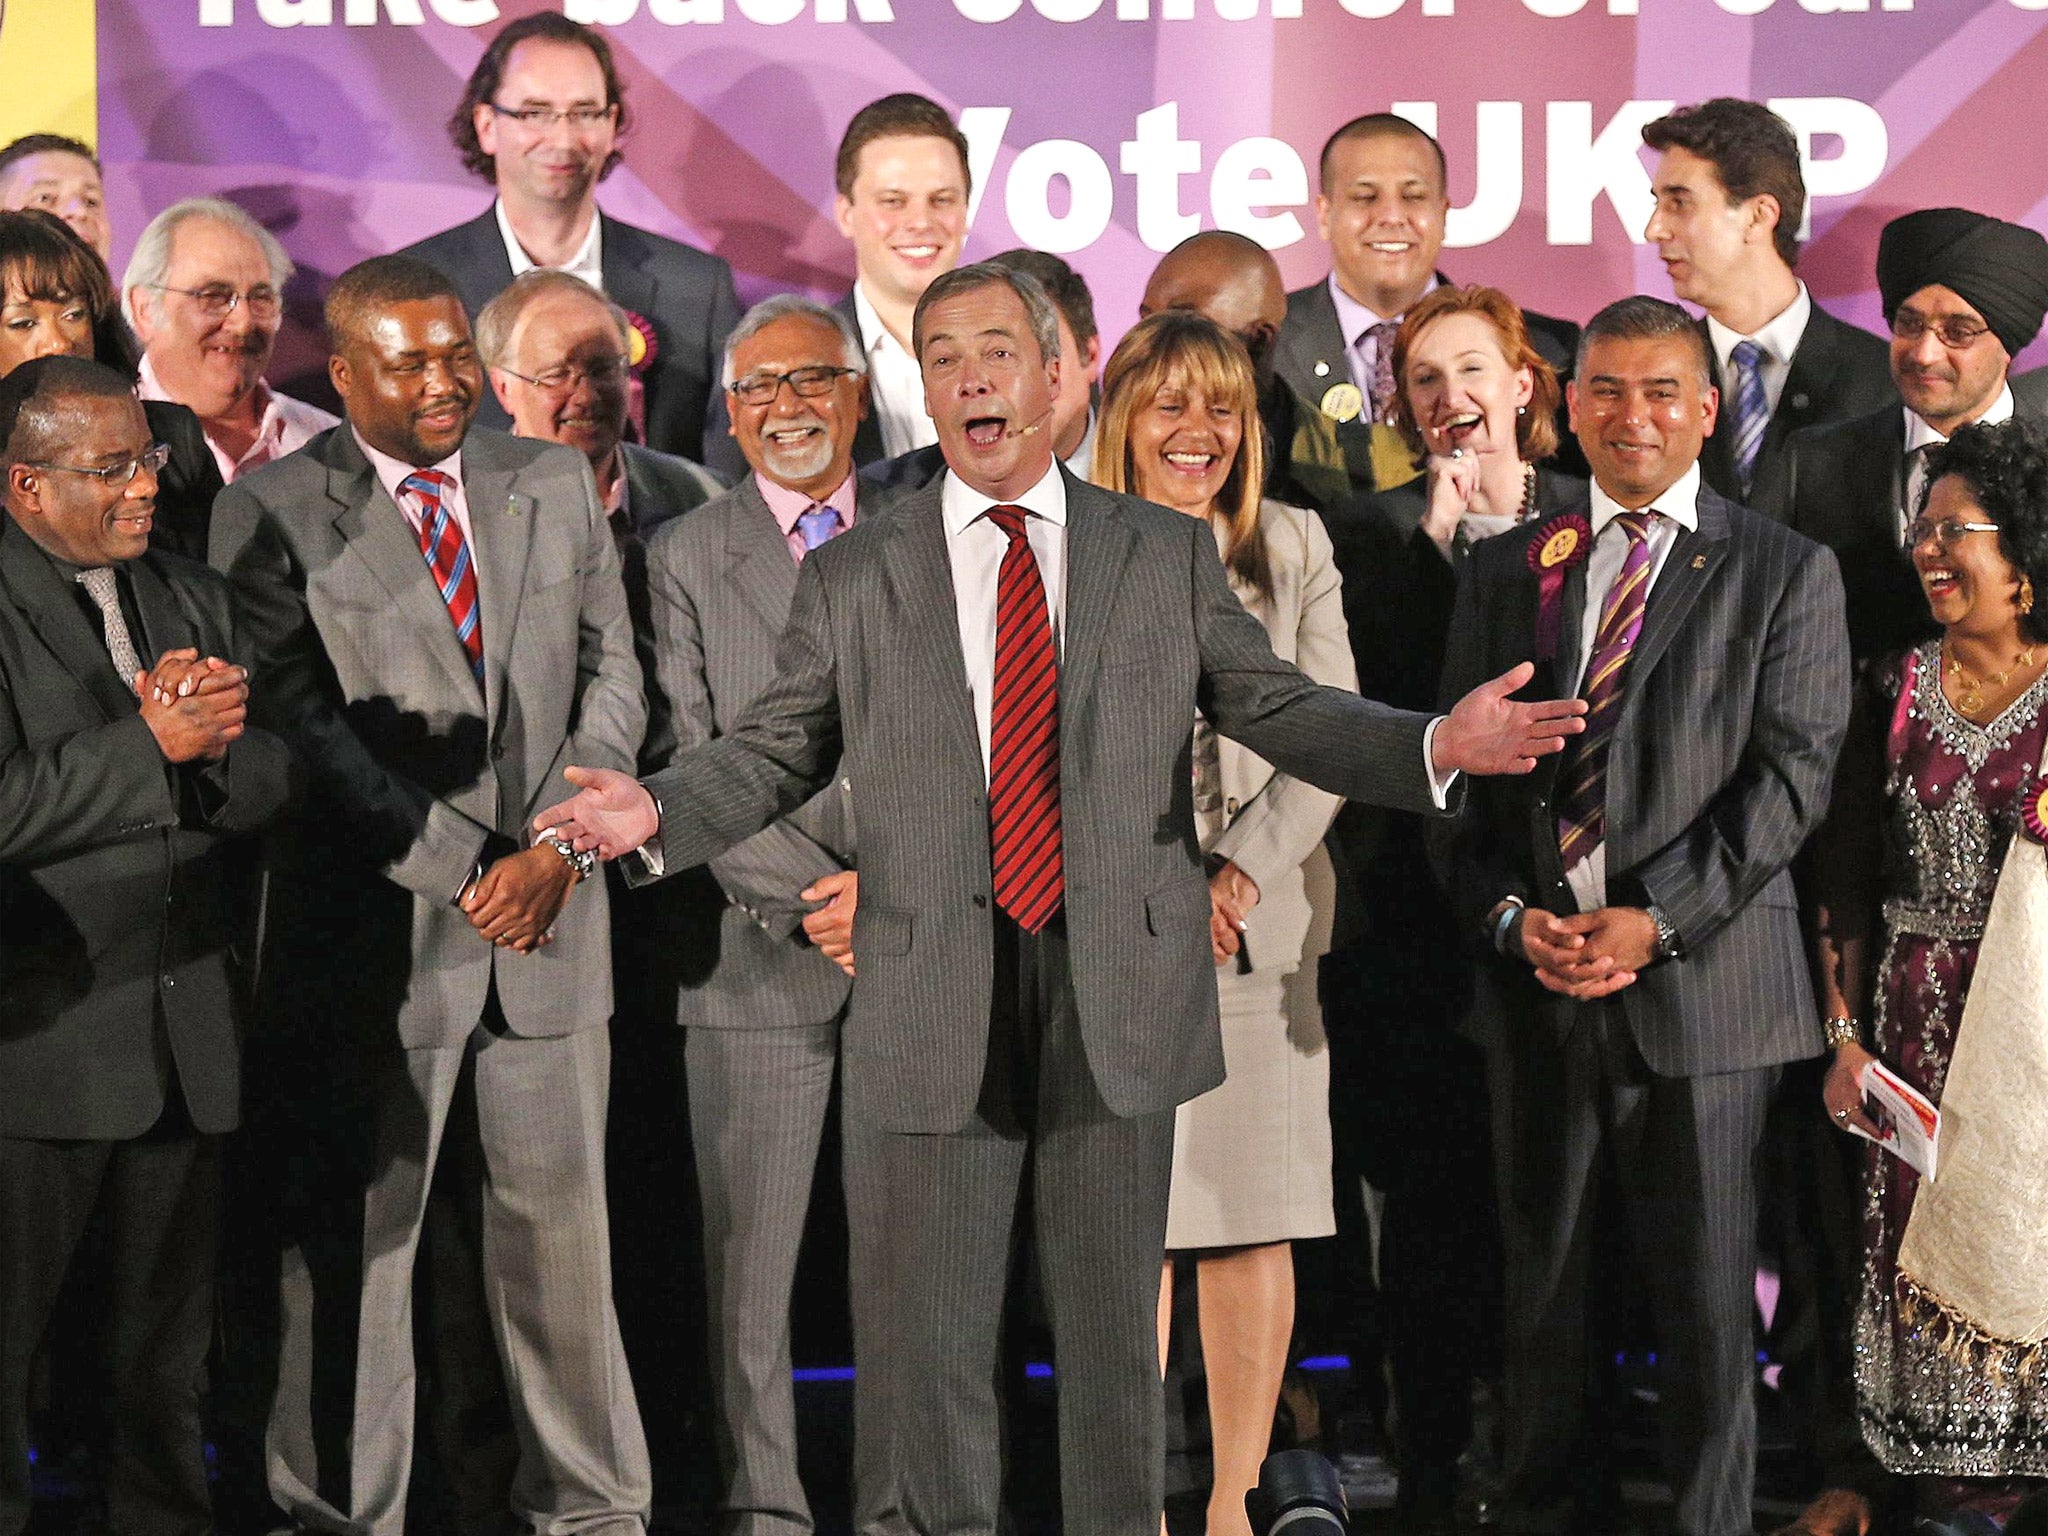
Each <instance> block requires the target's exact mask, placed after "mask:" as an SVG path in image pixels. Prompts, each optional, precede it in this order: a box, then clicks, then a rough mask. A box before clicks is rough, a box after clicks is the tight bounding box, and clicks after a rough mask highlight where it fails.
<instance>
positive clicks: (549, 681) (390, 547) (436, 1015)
mask: <svg viewBox="0 0 2048 1536" xmlns="http://www.w3.org/2000/svg"><path fill="white" fill-rule="evenodd" d="M462 474H463V482H464V494H465V496H466V497H467V500H468V503H469V509H470V524H471V529H472V546H473V553H474V557H475V560H476V571H477V588H478V599H479V604H480V606H481V610H482V622H483V636H484V682H483V686H482V688H481V689H479V688H478V686H477V683H476V680H475V678H474V677H473V676H472V675H471V673H470V670H469V663H468V660H467V658H466V657H465V656H464V655H463V652H462V647H461V645H460V644H459V643H458V642H457V641H456V638H455V630H454V626H453V625H452V624H450V623H449V621H448V610H447V608H446V607H445V606H444V605H443V603H442V601H441V595H440V593H439V592H438V591H437V590H436V589H435V587H434V585H433V581H432V578H431V577H430V576H429V574H428V571H427V565H426V562H425V561H424V560H423V559H421V557H420V551H419V545H418V543H417V542H416V541H415V539H414V536H413V533H412V530H411V528H410V526H409V525H408V524H407V522H406V520H405V515H404V513H402V512H401V511H399V509H398V508H397V506H396V505H394V504H393V502H392V500H391V498H390V497H389V496H388V495H386V494H385V491H384V488H383V487H382V486H381V485H380V484H379V483H378V481H377V477H376V475H375V473H374V472H373V471H372V470H371V467H370V465H369V463H368V461H367V460H366V459H365V458H364V457H363V453H362V450H361V449H360V448H358V447H357V445H356V440H355V436H354V434H353V433H352V432H351V431H350V430H349V429H348V427H347V426H346V425H343V426H340V427H336V428H333V429H332V430H330V431H328V432H325V433H323V434H321V435H320V436H319V437H317V438H315V439H314V440H313V441H312V442H311V443H309V444H307V445H306V446H305V447H304V448H302V449H300V450H299V451H298V452H297V453H294V454H290V455H288V456H287V457H285V458H283V459H280V460H279V461H277V462H276V463H275V464H271V465H268V466H266V467H265V468H263V469H261V470H259V471H258V472H257V473H255V474H253V475H250V476H248V477H247V478H245V479H242V480H238V481H236V482H235V484H234V485H232V486H230V487H229V488H228V489H227V491H226V492H224V493H223V494H222V496H221V498H220V501H219V502H218V503H217V505H216V506H215V509H214V520H213V563H214V565H215V566H216V567H218V568H219V569H221V570H224V571H226V572H227V573H228V577H229V580H230V581H231V582H232V584H233V587H234V593H235V601H236V611H237V619H238V621H239V622H240V624H241V626H242V628H243V631H244V633H245V634H246V635H247V636H248V637H249V640H250V642H251V647H252V650H253V653H254V658H255V663H254V671H255V679H254V682H253V684H252V689H251V714H252V716H253V718H255V719H256V720H257V721H259V722H260V723H263V724H265V725H268V726H270V727H272V728H273V729H275V730H276V731H277V732H278V734H280V735H281V736H283V737H284V738H285V740H286V741H287V742H288V743H289V744H290V745H291V746H292V747H293V748H294V750H295V751H296V752H297V754H298V757H299V760H300V762H301V763H302V765H303V766H304V768H305V770H306V773H307V777H308V781H309V792H308V796H307V803H306V806H305V808H304V814H303V815H302V816H301V817H300V818H299V819H298V822H297V824H296V825H295V827H294V828H293V831H294V834H295V836H294V839H293V842H292V845H291V847H290V848H289V849H288V850H287V851H286V853H285V854H284V856H283V857H282V858H281V860H280V861H279V862H278V867H277V869H276V872H275V874H274V877H273V881H272V893H273V902H274V905H275V907H276V910H277V913H278V916H277V922H278V923H279V924H280V925H282V926H285V927H289V926H290V925H291V924H292V923H294V922H304V923H307V924H310V925H312V929H313V932H312V934H310V935H309V934H297V933H290V934H285V935H281V937H282V938H284V939H285V941H286V942H287V943H289V944H292V945H293V946H294V949H295V952H297V944H298V943H299V942H304V943H306V945H307V946H308V948H312V947H315V946H317V948H318V950H319V953H320V955H321V956H322V963H323V964H331V966H332V973H333V974H334V975H336V976H337V977H339V978H341V979H342V985H344V986H345V987H346V989H347V991H346V994H345V997H344V998H343V999H342V1000H340V1002H339V1004H338V1006H340V1007H342V1008H344V1009H347V1010H348V1011H350V1012H352V1013H353V1014H354V1015H356V1017H357V1018H358V1020H359V1022H361V1023H363V1024H365V1025H367V1026H369V1036H370V1038H372V1039H376V1038H383V1039H385V1040H387V1041H388V1039H389V1032H390V1031H391V1030H395V1031H396V1036H397V1038H398V1040H399V1041H401V1042H402V1043H403V1044H405V1045H406V1046H408V1047H415V1048H416V1047H428V1046H443V1047H445V1046H454V1045H460V1044H461V1043H462V1042H463V1041H465V1040H466V1039H467V1038H468V1037H469V1034H470V1031H471V1030H472V1029H474V1028H475V1026H476V1024H477V1021H478V1019H479V1018H480V1017H481V1015H482V1013H483V1008H484V1002H485V998H486V994H487V993H488V991H489V989H490V988H491V987H492V985H493V983H495V985H496V988H497V994H498V1000H499V1003H500V1005H501V1006H502V1008H503V1010H504V1015H505V1019H506V1022H507V1024H508V1025H509V1026H510V1028H511V1030H512V1031H513V1033H515V1034H519V1035H527V1036H545V1035H564V1034H570V1033H573V1032H575V1031H578V1030H583V1029H597V1028H601V1027H603V1025H604V1023H605V1021H606V1019H607V1018H608V1017H609V1015H610V1013H611V985H610V981H611V971H610V937H609V930H608V925H607V923H606V905H605V889H604V882H603V881H601V880H592V881H587V882H585V883H584V884H583V885H582V886H581V887H579V888H578V889H577V890H576V891H575V893H574V894H573V895H572V896H571V898H570V901H569V904H568V905H567V906H566V907H565V908H564V909H563V911H562V915H561V917H560V918H559V919H558V920H557V922H556V924H555V942H554V943H552V944H550V945H549V946H548V947H546V948H545V949H542V950H540V951H539V952H538V953H536V954H532V955H517V954H514V953H512V952H511V951H509V950H499V949H496V948H494V947H493V946H491V945H489V944H486V943H485V942H483V941H482V940H481V939H479V938H478V937H477V936H476V934H475V932H474V930H472V929H471V928H470V926H469V921H468V919H467V918H465V917H464V916H463V914H462V912H461V911H460V910H459V909H458V908H457V907H456V906H455V904H454V898H455V895H456V893H457V892H458V891H459V890H460V889H461V887H462V886H463V884H464V883H465V882H466V881H467V880H468V878H469V875H470V871H471V869H472V868H473V867H474V865H475V864H476V863H477V861H478V860H479V859H488V858H492V857H496V856H497V855H498V854H500V853H504V852H510V851H512V850H514V849H517V848H521V847H524V846H526V844H527V843H528V841H529V840H530V839H529V837H528V834H527V830H526V827H527V822H528V819H529V818H530V817H531V816H532V815H533V814H534V812H535V811H537V810H538V809H539V808H540V807H541V806H543V805H546V804H548V803H549V802H550V800H551V799H552V798H554V797H558V796H559V795H560V794H561V793H562V792H563V791H564V790H565V789H566V788H567V787H568V786H567V784H566V782H565V781H564V780H563V778H562V776H561V775H562V769H563V768H565V767H567V766H568V765H569V764H570V763H582V764H590V765H600V766H604V767H610V768H619V769H625V770H628V771H630V770H631V769H632V767H633V766H634V754H635V751H636V749H637V748H638V746H639V744H640V734H641V731H642V729H643V728H644V726H645V724H646V706H645V703H644V701H643V700H642V697H641V687H640V671H639V667H638V664H637V663H636V662H635V660H634V657H633V637H632V632H631V628H630V624H629V621H628V619H627V615H626V599H625V593H624V589H623V588H622V587H621V585H620V581H619V560H618V554H617V551H616V549H615V548H614V546H613V542H612V536H611V531H610V529H609V528H608V527H607V526H606V525H605V519H604V513H603V510H602V509H601V508H600V506H599V505H598V501H597V487H596V484H595V482H594V481H593V480H592V479H591V474H590V466H589V464H588V463H587V462H586V461H585V460H584V458H583V456H582V455H581V454H580V453H578V452H576V451H575V450H574V449H572V448H565V447H561V446H559V445H556V444H552V443H543V442H537V441H534V440H532V439H528V438H514V437H507V436H505V435H504V434H502V433H498V432H489V431H482V430H472V431H471V432H470V434H469V436H468V438H467V439H466V440H465V441H464V443H463V449H462ZM281 886H282V887H283V889H282V890H281V889H280V887H281ZM294 886H296V887H297V889H296V890H294V889H293V887H294Z"/></svg>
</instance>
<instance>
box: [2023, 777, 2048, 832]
mask: <svg viewBox="0 0 2048 1536" xmlns="http://www.w3.org/2000/svg"><path fill="white" fill-rule="evenodd" d="M2020 825H2021V826H2023V827H2025V828H2026V829H2027V836H2029V837H2031V838H2032V839H2033V840H2034V841H2035V842H2037V843H2048V776H2043V777H2042V778H2038V779H2036V780H2034V782H2033V783H2032V784H2030V785H2028V786H2027V792H2026V794H2025V795H2024V796H2022V797H2021V799H2020Z"/></svg>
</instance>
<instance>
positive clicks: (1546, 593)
mask: <svg viewBox="0 0 2048 1536" xmlns="http://www.w3.org/2000/svg"><path fill="white" fill-rule="evenodd" d="M1592 549H1593V525H1592V524H1591V523H1589V522H1588V521H1587V520H1586V519H1585V517H1584V516H1583V515H1582V514H1580V513H1577V512H1567V513H1565V514H1564V515H1563V516H1562V517H1553V518H1552V519H1551V520H1550V521H1549V522H1547V523H1545V524H1544V525H1543V526H1542V527H1541V528H1538V529H1537V530H1536V534H1535V537H1533V538H1532V539H1530V540H1529V569H1530V570H1531V571H1532V572H1534V573H1535V576H1536V580H1537V599H1536V657H1537V659H1538V660H1539V661H1549V660H1550V659H1551V658H1553V657H1554V656H1556V655H1557V632H1558V626H1559V624H1560V622H1561V619H1562V615H1563V610H1564V576H1565V572H1566V571H1569V570H1570V569H1571V568H1572V567H1573V566H1575V565H1577V564H1578V563H1579V562H1580V561H1581V560H1584V559H1585V558H1586V556H1587V555H1588V554H1590V553H1591V552H1592Z"/></svg>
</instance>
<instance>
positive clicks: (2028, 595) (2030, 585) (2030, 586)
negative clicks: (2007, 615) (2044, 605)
mask: <svg viewBox="0 0 2048 1536" xmlns="http://www.w3.org/2000/svg"><path fill="white" fill-rule="evenodd" d="M2019 609H2020V616H2021V617H2022V618H2024V617H2026V615H2028V614H2030V613H2032V612H2033V611H2034V578H2033V577H2031V576H2028V575H2026V574H2025V573H2024V572H2023V573H2021V576H2020V602H2019Z"/></svg>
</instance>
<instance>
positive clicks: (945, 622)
mask: <svg viewBox="0 0 2048 1536" xmlns="http://www.w3.org/2000/svg"><path fill="white" fill-rule="evenodd" d="M885 538H886V540H887V542H886V543H885V544H884V546H883V549H882V554H881V563H882V579H883V580H884V581H885V582H886V583H887V585H888V588H889V591H890V594H891V596H892V598H893V604H892V606H893V607H894V609H895V611H896V612H897V613H899V614H901V615H902V616H903V645H904V649H905V650H906V651H907V652H909V653H910V654H911V655H912V656H914V657H916V658H917V662H918V665H919V666H920V667H921V668H922V669H923V670H924V672H925V675H926V678H927V680H928V681H929V682H930V684H931V688H932V694H931V698H932V703H933V707H934V712H935V713H936V714H937V716H938V728H939V730H940V731H941V732H942V733H943V734H944V735H946V736H949V737H951V738H952V740H953V743H954V745H955V746H957V747H959V748H960V749H961V750H963V751H964V752H966V753H967V755H968V760H969V761H971V762H972V763H973V764H974V765H975V766H976V768H977V769H978V768H980V766H981V734H980V731H979V730H978V729H977V728H976V726H975V723H974V696H973V695H972V694H971V693H970V692H968V688H967V664H966V662H965V661H964V660H962V659H961V655H960V623H959V605H958V602H957V599H956V598H955V597H954V594H953V567H952V564H951V562H950V561H949V560H948V559H947V558H946V525H945V518H944V515H943V514H942V513H941V511H940V510H939V488H938V487H937V486H936V485H935V486H932V487H930V488H928V489H927V490H925V491H922V492H919V494H918V496H917V499H916V500H915V501H913V502H910V503H906V504H905V505H904V506H903V507H902V509H901V510H900V511H898V512H896V513H893V514H892V515H891V516H890V519H889V525H888V529H887V532H886V534H885ZM1069 561H1070V563H1071V554H1070V556H1069Z"/></svg>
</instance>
